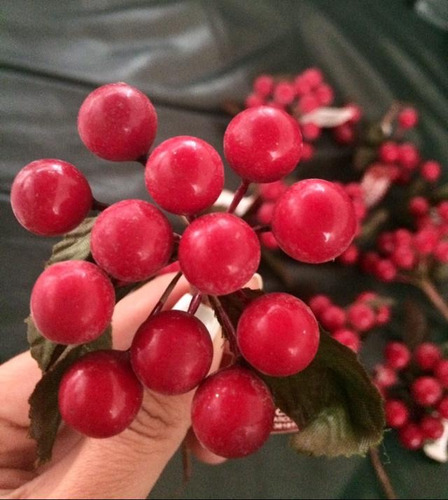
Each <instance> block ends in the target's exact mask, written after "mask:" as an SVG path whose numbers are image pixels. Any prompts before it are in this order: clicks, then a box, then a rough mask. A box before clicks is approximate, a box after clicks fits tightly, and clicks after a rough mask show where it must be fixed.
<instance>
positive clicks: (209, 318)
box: [173, 293, 221, 340]
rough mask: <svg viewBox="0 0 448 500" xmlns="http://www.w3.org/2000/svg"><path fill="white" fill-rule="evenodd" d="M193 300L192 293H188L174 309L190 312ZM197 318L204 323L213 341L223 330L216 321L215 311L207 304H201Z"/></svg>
mask: <svg viewBox="0 0 448 500" xmlns="http://www.w3.org/2000/svg"><path fill="white" fill-rule="evenodd" d="M192 298H193V296H192V295H191V293H186V294H185V295H183V296H182V297H181V298H180V299H179V300H178V301H177V302H176V303H175V304H174V306H173V309H176V310H177V311H188V308H189V307H190V302H191V299H192ZM195 316H196V317H197V318H198V319H199V320H200V321H202V323H204V325H205V327H206V328H207V330H208V332H209V334H210V337H211V339H212V340H214V339H215V337H216V336H217V335H218V334H219V332H220V330H221V325H220V324H219V321H218V320H217V319H216V316H215V311H213V309H212V308H211V307H209V306H207V305H205V304H200V306H199V307H198V310H197V311H196V313H195Z"/></svg>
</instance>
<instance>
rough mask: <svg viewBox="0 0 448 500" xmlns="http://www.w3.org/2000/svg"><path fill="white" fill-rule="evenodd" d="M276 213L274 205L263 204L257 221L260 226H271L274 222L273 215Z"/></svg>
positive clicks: (271, 203)
mask: <svg viewBox="0 0 448 500" xmlns="http://www.w3.org/2000/svg"><path fill="white" fill-rule="evenodd" d="M273 211H274V203H273V202H268V203H263V204H262V205H261V207H260V208H259V209H258V210H257V221H258V222H259V223H260V224H266V225H267V224H270V223H271V220H272V213H273Z"/></svg>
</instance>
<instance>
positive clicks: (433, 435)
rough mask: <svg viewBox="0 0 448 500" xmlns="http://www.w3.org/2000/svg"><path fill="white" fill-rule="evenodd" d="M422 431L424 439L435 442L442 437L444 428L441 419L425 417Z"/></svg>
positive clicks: (422, 421) (421, 424) (421, 422)
mask: <svg viewBox="0 0 448 500" xmlns="http://www.w3.org/2000/svg"><path fill="white" fill-rule="evenodd" d="M420 430H421V431H422V433H423V438H424V439H429V440H431V441H433V440H435V439H439V438H440V437H442V434H443V430H444V427H443V424H442V422H441V420H440V418H438V417H434V416H433V415H425V416H424V417H423V418H422V419H421V421H420Z"/></svg>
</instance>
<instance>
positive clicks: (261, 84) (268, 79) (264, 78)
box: [253, 75, 274, 97]
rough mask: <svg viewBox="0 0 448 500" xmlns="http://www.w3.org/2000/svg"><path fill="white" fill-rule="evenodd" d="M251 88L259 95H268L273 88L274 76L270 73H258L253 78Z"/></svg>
mask: <svg viewBox="0 0 448 500" xmlns="http://www.w3.org/2000/svg"><path fill="white" fill-rule="evenodd" d="M253 89H254V91H255V92H256V94H258V95H259V96H261V97H268V96H269V95H271V94H272V91H273V90H274V78H273V77H272V76H271V75H260V76H258V77H257V78H256V79H255V80H254V84H253Z"/></svg>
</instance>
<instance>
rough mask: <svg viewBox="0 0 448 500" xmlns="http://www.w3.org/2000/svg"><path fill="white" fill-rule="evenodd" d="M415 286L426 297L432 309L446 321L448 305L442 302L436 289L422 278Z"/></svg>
mask: <svg viewBox="0 0 448 500" xmlns="http://www.w3.org/2000/svg"><path fill="white" fill-rule="evenodd" d="M417 286H418V287H419V288H420V290H422V292H423V293H424V294H425V295H426V296H427V297H428V299H429V300H430V301H431V303H432V304H433V305H434V307H435V308H436V309H437V310H438V311H439V312H440V313H441V314H442V316H443V317H444V318H445V319H446V320H447V321H448V304H447V303H446V302H445V301H444V300H443V298H442V296H441V295H440V293H439V291H438V290H437V288H436V287H435V286H434V284H433V283H432V281H431V280H429V279H428V278H422V279H420V280H419V281H418V282H417Z"/></svg>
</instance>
